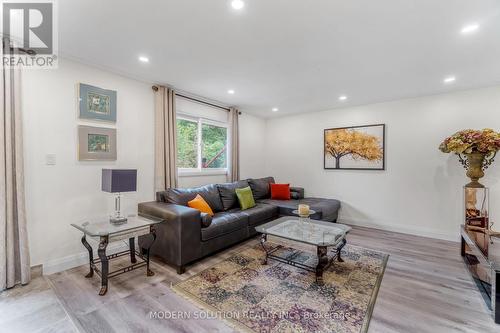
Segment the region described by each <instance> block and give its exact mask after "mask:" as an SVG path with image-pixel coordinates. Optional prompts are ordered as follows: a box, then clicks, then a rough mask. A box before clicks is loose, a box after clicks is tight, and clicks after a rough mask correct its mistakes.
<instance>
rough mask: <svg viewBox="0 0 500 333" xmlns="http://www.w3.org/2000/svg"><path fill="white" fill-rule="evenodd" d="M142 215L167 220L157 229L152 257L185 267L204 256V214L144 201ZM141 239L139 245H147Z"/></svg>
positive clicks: (141, 205)
mask: <svg viewBox="0 0 500 333" xmlns="http://www.w3.org/2000/svg"><path fill="white" fill-rule="evenodd" d="M138 211H139V215H142V216H145V217H147V216H153V217H158V218H161V219H164V220H165V222H163V223H160V224H158V226H157V228H156V229H157V232H156V235H157V238H156V241H155V242H154V243H153V246H152V247H151V254H153V255H157V256H159V257H161V258H162V259H163V260H165V261H166V262H167V263H170V264H173V265H176V266H183V265H185V264H187V263H189V262H191V261H194V260H196V259H198V258H199V257H200V256H201V223H202V221H201V214H200V211H199V210H196V209H193V208H189V207H185V206H181V205H175V204H170V203H165V202H158V201H152V202H143V203H140V204H139V207H138ZM145 242H146V241H145V240H144V239H140V240H139V243H140V245H141V246H142V243H145Z"/></svg>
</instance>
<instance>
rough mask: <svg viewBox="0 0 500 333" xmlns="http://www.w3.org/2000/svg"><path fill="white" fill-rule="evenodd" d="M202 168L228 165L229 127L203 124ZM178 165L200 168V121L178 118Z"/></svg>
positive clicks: (180, 166)
mask: <svg viewBox="0 0 500 333" xmlns="http://www.w3.org/2000/svg"><path fill="white" fill-rule="evenodd" d="M201 141H202V142H201V152H202V153H201V154H202V156H201V157H202V158H201V160H202V163H201V164H202V165H201V167H202V168H209V169H213V168H226V167H227V149H226V148H227V147H226V144H227V128H225V127H220V126H215V125H209V124H202V125H201ZM177 166H178V167H179V168H188V169H196V168H198V123H197V122H195V121H190V120H185V119H177Z"/></svg>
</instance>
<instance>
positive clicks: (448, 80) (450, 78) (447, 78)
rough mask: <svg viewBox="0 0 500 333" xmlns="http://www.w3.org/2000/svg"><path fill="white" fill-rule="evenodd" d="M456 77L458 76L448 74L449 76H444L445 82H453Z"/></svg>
mask: <svg viewBox="0 0 500 333" xmlns="http://www.w3.org/2000/svg"><path fill="white" fill-rule="evenodd" d="M456 79H457V78H456V77H454V76H448V77H445V78H444V80H443V82H444V83H453V82H455V80H456Z"/></svg>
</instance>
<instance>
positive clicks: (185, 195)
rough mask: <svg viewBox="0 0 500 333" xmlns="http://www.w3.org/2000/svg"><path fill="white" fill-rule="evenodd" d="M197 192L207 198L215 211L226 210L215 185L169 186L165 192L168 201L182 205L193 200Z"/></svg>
mask: <svg viewBox="0 0 500 333" xmlns="http://www.w3.org/2000/svg"><path fill="white" fill-rule="evenodd" d="M197 194H199V195H201V196H202V197H203V199H205V201H206V202H207V203H208V205H209V206H210V208H212V210H213V211H214V212H221V211H223V210H224V208H223V206H222V201H221V200H220V196H219V190H218V189H217V186H215V185H206V186H202V187H195V188H169V189H167V190H166V191H165V192H163V196H164V198H165V201H166V202H169V203H174V204H177V205H182V206H187V205H188V202H189V201H191V200H193V199H194V198H195V197H196V195H197Z"/></svg>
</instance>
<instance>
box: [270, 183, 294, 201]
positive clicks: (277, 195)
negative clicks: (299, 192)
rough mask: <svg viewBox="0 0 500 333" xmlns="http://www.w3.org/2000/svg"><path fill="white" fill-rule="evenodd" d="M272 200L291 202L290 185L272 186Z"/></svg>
mask: <svg viewBox="0 0 500 333" xmlns="http://www.w3.org/2000/svg"><path fill="white" fill-rule="evenodd" d="M271 199H273V200H290V184H271Z"/></svg>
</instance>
